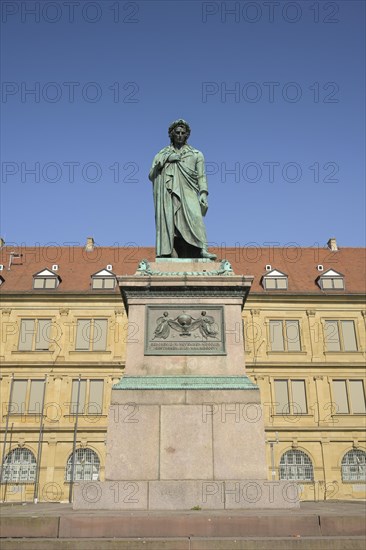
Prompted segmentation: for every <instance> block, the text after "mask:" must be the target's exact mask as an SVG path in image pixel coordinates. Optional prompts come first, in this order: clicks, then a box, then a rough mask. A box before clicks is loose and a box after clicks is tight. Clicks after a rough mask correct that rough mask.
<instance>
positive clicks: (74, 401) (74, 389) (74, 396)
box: [70, 380, 86, 414]
mask: <svg viewBox="0 0 366 550" xmlns="http://www.w3.org/2000/svg"><path fill="white" fill-rule="evenodd" d="M78 386H79V380H73V381H72V392H71V406H70V413H71V414H76V411H77V401H78ZM85 396H86V380H80V399H79V414H83V412H84V409H85Z"/></svg>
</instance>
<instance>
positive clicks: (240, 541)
mask: <svg viewBox="0 0 366 550" xmlns="http://www.w3.org/2000/svg"><path fill="white" fill-rule="evenodd" d="M365 542H366V541H365V538H364V537H339V538H337V537H304V538H301V537H296V538H294V537H281V538H275V539H273V538H258V537H251V538H241V537H239V538H238V537H237V538H233V537H232V538H214V539H213V538H195V537H189V538H188V537H185V538H143V539H141V538H139V539H136V538H124V539H110V538H105V539H96V538H85V539H70V538H63V539H3V541H2V550H364V548H365Z"/></svg>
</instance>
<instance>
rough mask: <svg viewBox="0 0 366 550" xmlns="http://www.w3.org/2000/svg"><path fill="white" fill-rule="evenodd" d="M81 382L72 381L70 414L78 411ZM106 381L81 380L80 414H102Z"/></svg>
mask: <svg viewBox="0 0 366 550" xmlns="http://www.w3.org/2000/svg"><path fill="white" fill-rule="evenodd" d="M78 386H79V380H73V381H72V390H71V404H70V414H76V411H77V409H78V406H77V403H78ZM103 390H104V380H86V379H84V380H80V395H79V414H86V415H89V416H90V415H93V414H96V415H98V414H101V413H102V410H103Z"/></svg>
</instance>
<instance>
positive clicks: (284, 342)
mask: <svg viewBox="0 0 366 550" xmlns="http://www.w3.org/2000/svg"><path fill="white" fill-rule="evenodd" d="M269 343H270V349H271V351H291V352H292V351H301V344H300V325H299V321H294V320H288V321H287V320H281V319H278V320H272V321H269Z"/></svg>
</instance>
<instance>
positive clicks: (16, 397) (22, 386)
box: [10, 380, 28, 414]
mask: <svg viewBox="0 0 366 550" xmlns="http://www.w3.org/2000/svg"><path fill="white" fill-rule="evenodd" d="M27 384H28V380H14V382H13V395H12V399H11V408H10V412H11V413H14V414H17V413H24V412H25V398H26V395H27Z"/></svg>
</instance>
